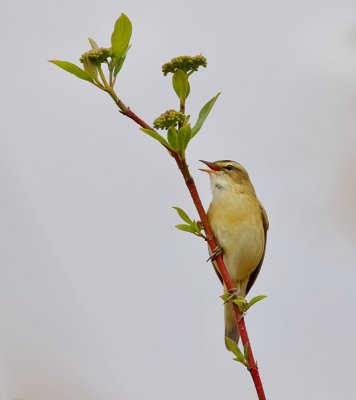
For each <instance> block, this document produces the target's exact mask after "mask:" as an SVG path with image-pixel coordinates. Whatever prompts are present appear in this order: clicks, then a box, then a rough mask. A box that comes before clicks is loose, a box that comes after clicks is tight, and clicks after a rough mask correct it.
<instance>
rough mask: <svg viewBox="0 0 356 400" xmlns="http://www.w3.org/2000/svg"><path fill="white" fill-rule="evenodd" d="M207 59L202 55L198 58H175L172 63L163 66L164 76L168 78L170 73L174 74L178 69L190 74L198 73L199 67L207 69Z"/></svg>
mask: <svg viewBox="0 0 356 400" xmlns="http://www.w3.org/2000/svg"><path fill="white" fill-rule="evenodd" d="M206 66H207V61H206V58H205V57H204V56H202V55H198V56H194V57H192V56H180V57H176V58H173V59H172V60H171V61H170V62H168V63H166V64H163V65H162V72H163V75H164V76H166V75H167V74H168V73H170V72H171V73H172V74H174V73H175V72H176V71H177V69H181V70H182V71H184V72H186V73H187V74H188V73H192V72H194V71H197V70H198V68H199V67H206Z"/></svg>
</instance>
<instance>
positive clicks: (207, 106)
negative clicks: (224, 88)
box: [192, 93, 220, 138]
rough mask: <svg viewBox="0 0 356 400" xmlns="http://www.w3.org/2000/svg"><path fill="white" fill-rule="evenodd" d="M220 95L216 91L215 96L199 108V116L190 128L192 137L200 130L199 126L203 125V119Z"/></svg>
mask: <svg viewBox="0 0 356 400" xmlns="http://www.w3.org/2000/svg"><path fill="white" fill-rule="evenodd" d="M219 96H220V93H218V94H217V95H216V96H215V97H213V98H212V99H211V100H209V101H208V102H207V103H206V104H205V106H204V107H203V108H202V109H201V110H200V113H199V117H198V120H197V122H196V123H195V125H194V126H193V128H192V138H193V137H194V136H195V135H196V134H197V133H198V132H199V131H200V128H201V127H202V126H203V123H204V121H205V120H206V118H207V116H208V115H209V113H210V111H211V109H212V108H213V105H214V104H215V102H216V100H217V98H218V97H219Z"/></svg>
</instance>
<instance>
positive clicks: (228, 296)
mask: <svg viewBox="0 0 356 400" xmlns="http://www.w3.org/2000/svg"><path fill="white" fill-rule="evenodd" d="M229 298H231V294H230V293H224V294H222V295H221V296H220V299H222V300H224V303H225V302H226V301H227V300H229Z"/></svg>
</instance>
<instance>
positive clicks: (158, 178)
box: [0, 0, 356, 400]
mask: <svg viewBox="0 0 356 400" xmlns="http://www.w3.org/2000/svg"><path fill="white" fill-rule="evenodd" d="M0 8H1V10H0V31H1V37H2V48H3V50H2V52H3V61H2V63H1V66H0V68H1V72H2V74H1V76H2V84H1V96H0V102H1V107H0V110H1V111H0V113H1V133H0V187H1V189H0V258H1V267H0V268H1V269H0V274H1V275H0V324H1V329H0V399H1V400H14V399H22V400H99V399H105V400H139V399H140V400H141V399H148V400H150V399H152V400H153V399H154V400H165V399H170V400H178V399H206V400H213V399H217V398H220V399H227V398H229V399H230V398H234V399H235V398H236V399H241V400H242V399H243V400H252V399H255V398H256V395H255V392H254V389H253V387H252V383H251V379H250V377H249V374H248V373H247V372H246V370H245V369H244V368H243V367H242V366H241V365H240V364H237V363H235V362H234V361H232V355H231V353H228V352H227V351H226V350H225V346H224V340H223V332H224V328H223V307H222V305H221V300H220V299H219V297H218V296H219V295H220V294H221V286H220V283H219V281H218V280H217V278H216V276H215V274H214V272H213V270H212V267H211V266H210V265H209V264H208V263H206V262H205V260H206V259H207V249H206V246H205V244H204V243H203V242H202V241H200V240H198V239H195V238H194V237H193V236H189V235H188V234H184V233H183V232H180V231H177V230H176V229H174V225H175V224H177V223H178V218H177V215H176V214H175V212H174V210H172V208H171V206H180V207H182V208H184V209H185V210H186V211H188V212H189V214H190V215H191V216H192V217H194V218H196V213H195V211H194V207H193V206H192V203H191V200H190V197H189V194H188V192H187V190H186V188H185V186H184V183H183V181H182V179H181V177H180V175H179V173H178V171H177V170H176V167H175V165H174V162H173V160H172V159H170V157H169V156H168V154H167V153H166V152H165V151H164V150H163V149H162V148H161V147H160V146H159V145H158V144H157V143H156V142H154V141H153V140H152V139H150V138H149V137H147V136H145V135H144V134H143V133H140V131H139V130H138V128H137V126H135V124H134V123H133V122H131V121H130V120H128V119H125V117H123V116H122V115H121V114H120V113H119V112H118V110H117V109H116V108H115V105H114V104H113V102H112V101H111V99H110V98H109V97H108V96H106V95H105V94H104V93H103V92H99V90H97V89H96V88H95V87H94V86H92V85H90V84H89V83H87V82H84V81H80V80H78V79H75V78H74V77H72V76H70V75H69V74H67V73H65V72H63V71H61V70H59V69H58V68H56V67H55V66H54V65H51V64H49V63H47V61H46V60H48V59H53V58H54V59H64V60H69V61H73V62H76V61H77V60H78V58H79V56H80V55H81V53H83V52H84V51H85V50H87V49H88V44H87V37H89V36H90V37H93V38H94V39H95V40H96V41H97V42H98V43H99V44H100V45H103V46H109V43H110V42H109V40H110V35H111V32H112V28H113V24H114V22H115V19H116V18H117V17H118V16H119V15H120V13H121V12H125V13H126V14H127V15H128V16H129V17H130V19H131V21H132V23H133V36H132V48H131V50H130V52H129V55H128V58H127V62H126V64H125V65H124V68H123V70H122V73H121V74H120V76H119V78H118V82H117V83H118V85H117V91H118V93H119V95H120V96H121V98H122V99H123V100H124V101H125V102H126V103H127V104H128V105H129V106H130V107H131V108H132V109H134V110H135V111H136V112H137V113H138V114H139V115H140V116H142V117H143V118H144V119H145V120H147V121H148V122H149V123H151V122H152V121H153V119H154V118H155V117H156V116H158V115H159V114H160V113H161V112H163V111H164V110H166V109H169V108H174V107H177V99H176V97H175V94H174V93H173V91H172V90H171V87H170V86H171V85H170V77H163V76H162V74H161V65H162V64H163V63H164V62H166V61H168V60H170V59H171V58H172V57H174V56H177V55H182V54H191V55H195V54H200V53H202V54H204V55H205V56H206V57H207V59H208V68H207V69H206V70H203V71H201V72H200V73H199V74H195V75H194V76H193V77H192V80H191V86H192V90H191V94H190V97H189V101H188V110H187V112H188V113H189V114H191V116H192V120H195V118H196V117H197V113H198V112H199V109H200V107H201V106H202V105H203V104H204V103H205V102H206V101H207V100H208V99H210V98H211V97H212V96H214V95H215V94H216V93H217V92H218V91H221V92H222V95H221V96H220V98H219V100H218V101H217V103H216V105H215V107H214V109H213V111H212V113H211V114H210V116H209V118H208V120H207V121H206V124H205V125H204V128H203V129H202V131H200V132H199V135H198V136H197V137H196V138H195V139H194V141H193V142H192V143H191V146H190V148H189V151H188V159H189V165H190V167H191V170H192V173H193V175H194V177H195V178H196V182H197V185H198V188H199V192H200V194H201V197H202V200H203V202H204V204H205V205H206V206H208V204H209V202H210V197H211V195H210V187H209V182H208V177H207V176H206V175H204V174H203V173H201V172H200V171H198V168H199V162H198V160H199V159H206V160H211V161H214V160H219V159H233V160H236V161H238V162H240V163H242V164H243V165H244V166H245V167H246V168H247V170H248V171H249V173H250V176H251V179H252V181H253V183H254V185H255V188H256V191H257V193H258V196H259V198H260V200H261V201H262V203H263V204H264V206H265V208H266V210H267V213H268V215H269V219H270V231H269V237H268V245H267V252H266V258H265V261H264V266H263V269H262V272H261V274H260V276H259V278H258V280H257V283H256V284H255V286H254V288H253V290H252V291H251V296H254V295H258V294H265V295H267V296H268V297H267V299H266V300H264V301H263V302H262V303H260V304H258V305H256V306H255V307H254V308H253V309H252V310H251V312H249V314H248V315H247V317H246V323H247V326H248V329H249V333H250V337H251V341H252V344H253V348H254V353H255V356H256V359H257V361H258V365H259V367H260V373H261V376H262V379H263V382H264V384H265V389H266V393H267V397H268V398H269V399H273V400H285V399H288V400H300V399H323V400H331V399H335V398H338V399H351V398H353V397H354V391H355V389H354V387H355V386H354V380H355V373H356V354H355V353H356V351H355V350H356V345H355V337H356V323H355V303H356V290H355V280H356V268H355V257H356V251H355V239H356V217H355V204H356V158H355V145H356V133H355V127H356V4H355V2H354V1H351V0H350V1H346V0H324V1H317V0H308V1H307V0H299V1H277V0H270V1H262V0H256V1H227V0H221V1H219V2H215V3H214V2H207V1H203V0H197V1H192V0H190V1H188V0H181V1H180V2H171V1H163V0H151V1H139V0H130V1H128V0H127V1H111V0H110V1H105V2H98V1H95V2H94V1H88V0H86V1H84V0H80V1H79V0H70V1H69V0H62V1H60V2H58V1H53V0H50V1H48V0H46V1H45V0H34V1H28V2H24V1H23V2H14V1H10V0H5V1H3V2H2V4H1V6H0Z"/></svg>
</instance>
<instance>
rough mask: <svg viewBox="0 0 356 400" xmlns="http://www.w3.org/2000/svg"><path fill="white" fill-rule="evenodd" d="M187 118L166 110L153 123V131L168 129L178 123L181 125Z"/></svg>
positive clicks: (181, 114)
mask: <svg viewBox="0 0 356 400" xmlns="http://www.w3.org/2000/svg"><path fill="white" fill-rule="evenodd" d="M186 119H187V117H186V116H185V115H184V114H183V113H181V112H179V111H176V110H167V111H166V112H164V113H163V114H161V115H160V116H159V117H158V118H156V119H155V120H154V121H153V126H154V128H155V129H169V128H171V127H176V126H177V125H178V124H179V123H181V124H183V123H184V122H185V121H186Z"/></svg>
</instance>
